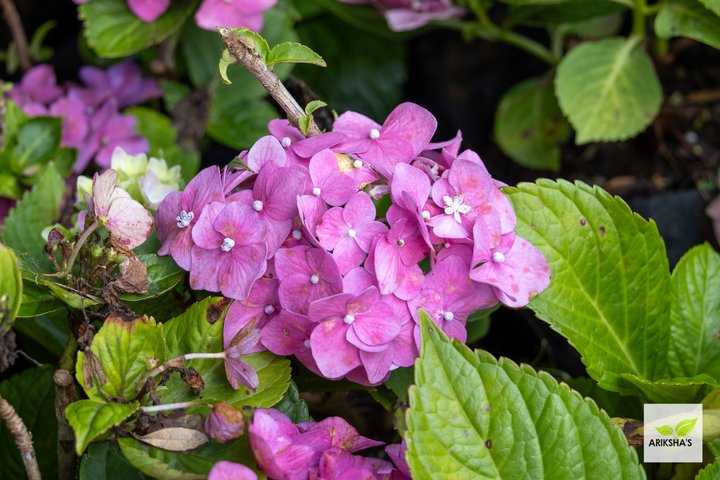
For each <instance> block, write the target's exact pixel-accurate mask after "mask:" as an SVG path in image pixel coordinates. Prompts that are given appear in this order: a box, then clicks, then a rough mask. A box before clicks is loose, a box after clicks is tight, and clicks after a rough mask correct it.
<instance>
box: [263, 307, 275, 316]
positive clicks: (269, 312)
mask: <svg viewBox="0 0 720 480" xmlns="http://www.w3.org/2000/svg"><path fill="white" fill-rule="evenodd" d="M264 310H265V313H266V314H267V315H272V314H273V313H275V307H273V306H272V305H265V308H264Z"/></svg>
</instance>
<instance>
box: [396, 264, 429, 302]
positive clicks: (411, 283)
mask: <svg viewBox="0 0 720 480" xmlns="http://www.w3.org/2000/svg"><path fill="white" fill-rule="evenodd" d="M423 280H425V276H424V275H423V272H422V269H421V268H420V267H419V266H418V265H413V266H412V267H406V270H405V273H404V275H402V276H401V278H400V284H399V285H398V287H397V289H395V291H394V292H393V293H394V294H395V296H396V297H398V298H400V299H402V300H410V299H411V298H413V297H415V296H416V295H417V294H418V293H420V289H421V288H422V284H423Z"/></svg>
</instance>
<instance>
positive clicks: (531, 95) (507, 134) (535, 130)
mask: <svg viewBox="0 0 720 480" xmlns="http://www.w3.org/2000/svg"><path fill="white" fill-rule="evenodd" d="M569 134H570V126H569V125H568V123H567V120H565V117H563V115H562V112H560V107H558V103H557V99H556V98H555V91H554V89H553V83H552V79H551V78H550V77H543V78H530V79H527V80H524V81H522V82H520V83H518V84H517V85H514V86H513V87H512V88H511V89H510V90H509V91H508V92H507V93H506V94H505V95H504V96H503V98H502V100H501V101H500V105H499V107H498V109H497V112H496V113H495V140H496V141H497V142H498V145H500V148H502V150H503V152H505V153H506V154H507V155H508V156H509V157H510V158H512V159H513V160H515V161H516V162H517V163H519V164H520V165H523V166H526V167H529V168H537V169H542V170H557V169H559V168H560V144H562V143H565V142H566V141H567V139H568V136H569Z"/></svg>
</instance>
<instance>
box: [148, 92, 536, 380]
mask: <svg viewBox="0 0 720 480" xmlns="http://www.w3.org/2000/svg"><path fill="white" fill-rule="evenodd" d="M436 126H437V124H436V120H435V118H434V117H433V116H432V114H431V113H430V112H428V111H427V110H425V109H424V108H422V107H420V106H418V105H415V104H412V103H404V104H401V105H400V106H398V107H397V108H396V109H395V110H394V111H393V112H392V113H390V115H389V116H388V118H387V119H386V120H385V122H384V123H383V124H382V125H381V124H379V123H376V122H375V121H373V120H371V119H369V118H367V117H365V116H363V115H360V114H358V113H354V112H346V113H344V114H342V115H341V116H340V117H339V118H338V119H337V121H336V122H335V125H334V131H332V132H328V133H324V134H321V135H318V136H315V137H311V138H305V137H304V136H303V135H302V134H301V133H300V131H299V130H297V129H295V128H294V127H291V126H290V125H289V124H288V122H287V121H282V120H273V121H272V122H271V123H270V125H269V130H270V132H271V133H272V135H268V136H266V137H263V138H261V139H260V140H259V141H258V142H257V143H256V144H255V145H254V146H253V147H252V148H251V149H250V150H249V151H248V152H243V153H241V154H240V156H239V159H240V161H242V162H244V164H245V165H246V166H247V169H245V170H238V171H231V170H225V171H222V172H221V171H220V169H219V168H218V167H210V168H207V169H205V170H203V171H201V172H200V173H199V174H198V175H197V176H196V177H195V178H194V179H193V180H192V181H191V182H190V183H189V184H188V186H187V188H186V189H185V190H184V191H183V192H173V193H171V194H170V195H168V196H167V197H166V199H165V200H164V201H163V202H162V203H161V204H160V207H159V209H158V213H157V217H156V223H157V228H158V236H159V238H160V241H161V243H162V247H161V250H160V252H159V253H160V254H161V255H168V254H169V255H172V257H173V258H174V259H175V261H176V262H177V263H178V265H180V266H181V267H182V268H184V269H186V270H188V271H189V272H190V286H191V287H192V288H194V289H199V290H209V291H212V292H221V293H222V294H223V295H225V296H227V297H230V298H233V299H235V302H234V303H233V305H232V306H231V307H230V310H229V311H228V314H227V317H226V321H225V332H224V339H225V344H226V345H228V344H229V343H230V342H231V341H232V339H233V338H234V337H235V336H236V335H237V334H238V332H240V331H242V330H243V329H244V328H247V327H248V326H249V325H252V328H254V329H256V330H259V332H260V335H258V339H259V340H258V342H257V345H255V346H254V347H253V348H252V349H250V350H248V351H261V350H264V349H267V350H270V351H272V352H274V353H275V354H278V355H295V356H296V357H297V358H298V359H299V360H300V361H301V362H302V363H303V364H304V365H305V366H306V367H307V368H309V369H310V370H312V371H313V372H316V373H318V374H320V375H322V376H324V377H326V378H329V379H340V378H343V377H345V378H347V379H349V380H351V381H354V382H357V383H361V384H364V385H377V384H379V383H382V382H383V381H385V380H386V379H387V378H388V376H389V373H390V371H391V370H393V369H395V368H398V367H407V366H410V365H412V363H413V361H414V359H415V358H416V356H417V354H418V344H419V327H418V322H419V318H418V309H420V308H423V309H424V310H425V311H426V312H427V313H428V314H429V315H430V316H431V317H432V319H433V321H435V323H436V324H437V325H438V326H439V327H440V328H442V330H443V331H445V332H446V333H447V334H448V335H449V336H451V337H453V338H456V339H458V340H460V341H462V342H464V341H465V340H466V338H467V332H466V329H465V324H466V321H467V318H468V316H469V315H470V314H471V313H472V312H474V311H476V310H481V309H486V308H490V307H492V306H494V305H496V304H497V303H498V301H499V302H502V303H503V304H505V305H507V306H510V307H521V306H524V305H526V304H527V303H528V302H529V301H530V300H531V299H532V298H533V297H534V296H535V295H536V294H538V293H539V292H541V291H542V290H544V289H545V288H546V287H547V285H548V284H549V281H550V269H549V267H548V264H547V262H546V260H545V258H544V257H543V255H542V254H541V253H540V251H539V250H538V249H537V248H535V247H534V246H533V245H531V244H530V243H529V242H527V241H526V240H524V239H523V238H521V237H519V236H518V235H516V234H515V225H516V219H515V213H514V211H513V208H512V206H511V204H510V202H509V200H508V199H507V198H506V197H505V196H504V195H503V193H502V191H501V190H500V187H501V186H502V185H503V184H502V183H500V182H498V181H496V180H494V179H493V178H492V177H491V176H490V174H489V173H488V171H487V169H486V168H485V166H484V165H483V162H482V161H481V160H480V157H479V156H478V155H477V154H476V153H474V152H472V151H470V150H466V151H464V152H461V151H460V142H461V138H460V135H458V136H457V137H456V138H455V139H452V140H450V141H447V142H443V143H431V139H432V137H433V135H434V133H435V129H436ZM385 195H389V196H390V200H391V206H390V207H389V209H388V210H387V212H386V213H385V214H384V215H378V212H377V208H376V205H375V203H374V202H373V198H375V199H379V198H381V197H383V196H385ZM423 267H424V268H423Z"/></svg>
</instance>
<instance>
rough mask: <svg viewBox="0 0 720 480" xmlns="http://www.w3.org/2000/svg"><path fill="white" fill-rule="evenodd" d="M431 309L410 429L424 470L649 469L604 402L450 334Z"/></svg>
mask: <svg viewBox="0 0 720 480" xmlns="http://www.w3.org/2000/svg"><path fill="white" fill-rule="evenodd" d="M421 316H422V319H421V326H420V328H421V331H422V348H421V354H420V360H419V361H418V362H417V363H416V368H415V383H416V385H415V386H414V387H411V389H410V409H409V411H408V414H407V421H408V431H407V433H406V441H407V445H408V454H407V461H408V464H409V465H410V469H411V471H412V474H413V478H414V479H416V480H422V479H433V478H438V477H450V476H451V477H452V478H455V479H465V478H467V479H479V478H486V479H496V478H552V479H553V480H561V479H594V478H597V479H607V478H613V479H642V478H644V477H645V475H644V471H643V468H642V466H640V465H639V464H638V460H637V456H636V454H635V452H634V450H632V449H631V448H630V447H629V446H628V444H627V441H626V440H625V436H624V435H623V433H622V431H621V430H620V429H619V428H617V427H614V426H613V425H612V424H611V422H610V419H609V418H608V417H607V415H606V414H605V413H604V412H602V411H601V410H599V409H598V408H597V406H596V405H595V403H594V402H592V401H591V400H585V399H583V398H582V397H581V396H580V395H579V394H577V393H576V392H573V391H572V390H571V389H570V388H569V387H568V386H567V385H564V384H558V383H557V381H556V380H554V379H553V378H552V377H550V375H548V374H546V373H543V372H536V371H534V370H533V369H532V368H530V367H528V366H518V365H516V364H515V363H513V362H511V361H510V360H507V359H501V360H495V359H494V358H493V357H492V356H491V355H490V354H488V353H486V352H482V351H475V352H471V351H470V349H468V348H467V347H466V346H464V345H462V344H460V343H458V342H456V341H452V342H450V341H449V340H448V339H447V337H446V336H445V335H444V334H443V333H442V331H441V330H440V329H438V328H436V326H435V325H434V324H433V323H432V321H431V320H429V318H428V317H427V315H425V314H424V312H423V314H422V315H421ZM510 412H512V414H510Z"/></svg>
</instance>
